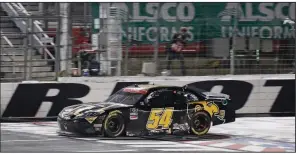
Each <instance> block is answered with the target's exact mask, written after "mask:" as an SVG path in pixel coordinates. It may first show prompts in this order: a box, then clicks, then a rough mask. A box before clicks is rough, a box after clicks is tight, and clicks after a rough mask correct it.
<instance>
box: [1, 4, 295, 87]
mask: <svg viewBox="0 0 298 154" xmlns="http://www.w3.org/2000/svg"><path fill="white" fill-rule="evenodd" d="M98 4H99V3H68V4H67V3H63V4H62V3H42V5H40V4H38V5H37V6H38V7H39V9H38V10H39V13H35V14H32V15H25V14H19V15H18V16H13V15H11V14H9V13H7V12H8V11H7V10H3V7H2V8H1V10H0V11H1V14H0V15H1V80H2V81H16V80H34V79H36V80H55V79H56V78H57V77H58V76H82V75H88V76H114V75H121V76H123V75H139V74H142V73H143V74H146V71H145V72H144V66H146V64H148V63H153V64H156V72H155V74H154V75H165V74H167V75H169V74H168V72H171V75H177V76H180V75H183V74H182V73H183V72H182V70H181V69H184V70H185V74H184V75H189V76H201V75H225V74H272V73H273V74H281V73H293V72H295V51H296V44H295V40H296V39H295V29H294V28H293V27H291V26H289V25H288V24H284V23H283V22H284V20H283V19H276V18H274V20H272V21H271V19H269V18H268V19H266V18H264V19H262V20H264V21H268V22H262V23H258V22H255V23H254V22H253V20H255V19H253V18H251V17H245V20H246V21H245V20H244V18H243V14H241V10H240V16H237V11H236V14H235V12H233V11H232V13H231V12H230V14H229V13H227V12H228V11H227V10H228V9H226V8H227V5H228V4H227V5H225V4H219V3H218V4H217V3H212V4H211V3H210V4H209V3H208V4H207V3H205V4H206V5H210V6H209V7H215V6H216V7H218V8H219V6H220V5H223V9H225V11H226V12H224V11H217V10H216V9H215V11H213V12H216V13H214V14H212V13H211V14H210V15H209V16H208V15H205V13H204V11H205V12H210V11H208V10H206V8H205V9H203V8H200V10H202V11H201V12H200V11H198V9H199V7H198V4H197V3H185V4H184V3H175V5H174V4H168V3H162V4H161V7H160V8H158V7H152V9H149V10H148V9H147V10H146V9H144V8H146V7H147V8H150V7H151V6H155V5H157V4H158V3H150V4H149V3H142V4H141V3H138V5H140V6H139V7H135V5H136V4H134V5H132V4H128V3H126V4H125V5H124V3H113V4H110V5H109V6H108V7H109V8H113V7H114V8H118V9H119V10H120V12H119V16H117V18H113V20H114V23H113V22H110V21H107V20H105V19H104V18H103V16H105V15H109V13H110V12H108V10H104V9H102V11H100V10H99V8H100V7H94V6H96V5H98ZM205 4H204V5H205ZM169 5H171V7H172V8H174V9H171V10H170V9H169V7H170V6H169ZM12 6H13V5H12ZM24 6H25V5H24ZM157 6H158V5H157ZM26 7H28V6H27V5H26ZM35 7H36V6H35ZM31 8H33V6H31ZM182 8H185V10H188V11H190V12H188V13H183V11H182V12H181V10H183V9H182ZM234 8H235V7H234ZM236 8H237V7H236ZM137 9H139V10H137ZM192 9H195V11H194V12H195V14H192V12H191V11H193V10H192ZM243 10H244V9H243V8H242V11H243ZM137 11H139V14H138V15H136V14H135V12H137ZM146 11H147V12H146ZM166 11H168V12H166ZM94 12H95V13H94ZM233 13H234V14H233ZM94 14H95V15H96V14H97V15H98V17H95V15H94ZM148 14H150V15H148ZM219 14H221V16H220V17H219V16H218V15H219ZM233 15H234V16H233ZM241 15H242V16H241ZM107 17H108V16H107ZM233 17H237V18H233ZM235 19H236V20H235ZM16 20H17V21H19V22H20V21H21V22H24V23H26V24H24V25H25V26H23V29H22V28H20V27H19V26H18V25H16V22H14V21H16ZM118 20H119V22H118ZM260 20H261V19H260ZM4 21H5V22H4ZM115 21H117V22H115ZM247 21H250V22H247ZM36 24H38V25H39V26H40V27H41V28H42V31H39V30H36ZM119 24H120V25H119ZM117 26H118V27H119V26H120V27H121V30H120V31H119V30H118V31H114V32H112V31H111V29H110V28H111V27H112V28H113V27H117ZM181 27H186V28H187V30H188V34H189V35H190V37H189V38H188V40H187V45H186V46H185V48H184V49H183V50H182V52H181V53H182V54H183V67H181V60H180V59H173V60H170V61H171V65H170V71H168V70H167V71H166V72H167V73H164V72H165V70H166V69H168V68H169V67H168V62H169V60H168V58H167V56H168V52H169V48H170V46H171V40H172V37H173V35H174V34H176V33H177V32H179V31H180V28H181ZM294 27H295V26H294ZM105 28H106V29H105ZM116 29H117V28H116ZM94 34H95V35H94ZM113 34H114V35H115V36H114V35H113ZM45 35H47V36H48V37H49V38H48V37H45ZM58 36H59V37H58ZM36 37H38V38H39V39H36ZM113 37H115V38H117V40H116V42H117V43H116V45H115V42H114V46H113V43H111V42H112V41H111V40H112V38H113ZM119 37H121V39H118V38H119ZM50 38H52V39H53V40H52V42H51V39H50ZM37 40H39V41H41V43H40V42H39V43H36V42H38V41H37ZM107 40H110V45H109V44H108V42H107ZM119 40H120V42H119ZM114 41H115V40H114ZM119 45H120V46H119ZM118 52H120V53H118ZM111 53H112V54H113V53H114V54H115V53H116V54H117V55H118V54H120V55H121V58H120V59H119V58H118V59H117V58H116V59H115V58H114V59H112V60H111V59H109V58H107V57H109V56H110V57H111V55H110V54H111ZM117 55H115V56H117ZM119 61H120V62H121V64H120V65H119V64H118V62H119ZM93 64H94V65H93ZM91 65H93V67H94V68H95V69H98V72H96V71H95V72H96V73H94V74H90V70H89V73H87V74H84V73H85V72H86V69H89V68H90V66H91ZM118 67H120V70H118V72H117V69H118ZM94 68H93V69H94ZM106 70H111V71H110V72H107V71H106ZM119 71H120V72H119Z"/></svg>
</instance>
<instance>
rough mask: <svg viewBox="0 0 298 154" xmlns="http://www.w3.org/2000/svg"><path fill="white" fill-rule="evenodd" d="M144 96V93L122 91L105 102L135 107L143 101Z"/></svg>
mask: <svg viewBox="0 0 298 154" xmlns="http://www.w3.org/2000/svg"><path fill="white" fill-rule="evenodd" d="M142 96H144V94H143V93H138V92H126V91H125V90H120V91H118V92H117V93H115V94H113V95H111V96H110V97H109V98H108V99H106V100H105V102H113V103H120V104H127V105H134V104H135V103H136V102H138V101H139V100H140V99H141V97H142Z"/></svg>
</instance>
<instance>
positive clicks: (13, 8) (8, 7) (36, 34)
mask: <svg viewBox="0 0 298 154" xmlns="http://www.w3.org/2000/svg"><path fill="white" fill-rule="evenodd" d="M1 6H2V8H3V10H4V11H6V12H7V14H8V15H9V16H11V17H22V16H25V17H26V16H27V17H30V14H29V13H28V12H27V11H26V9H25V8H24V7H23V6H22V4H21V3H1ZM12 20H13V21H14V23H15V24H16V25H17V27H18V28H20V30H21V31H22V32H23V33H27V30H28V28H29V27H28V25H27V23H26V22H25V21H24V20H23V19H22V18H12ZM32 24H33V29H32V33H33V40H32V42H30V43H31V44H32V45H34V46H41V47H42V48H40V49H39V53H40V54H47V55H49V56H50V58H51V59H55V57H54V56H53V55H52V54H51V53H50V51H49V50H48V49H47V48H46V47H45V45H44V44H43V43H42V41H41V39H42V38H45V39H48V38H50V37H49V36H48V35H47V34H46V33H44V31H43V29H42V28H41V27H40V26H39V24H40V22H38V21H37V20H33V22H32ZM30 28H31V27H30ZM50 44H51V45H52V46H54V45H55V44H54V42H50ZM42 49H44V51H45V52H42ZM45 57H47V56H45Z"/></svg>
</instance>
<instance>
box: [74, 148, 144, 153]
mask: <svg viewBox="0 0 298 154" xmlns="http://www.w3.org/2000/svg"><path fill="white" fill-rule="evenodd" d="M129 151H130V152H131V151H138V150H137V149H123V150H102V151H100V150H99V151H98V150H94V151H75V152H79V153H85V152H87V153H88V152H101V153H105V152H129Z"/></svg>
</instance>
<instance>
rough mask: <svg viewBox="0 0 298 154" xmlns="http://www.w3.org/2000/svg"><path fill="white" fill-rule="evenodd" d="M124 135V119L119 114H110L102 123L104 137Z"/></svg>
mask: <svg viewBox="0 0 298 154" xmlns="http://www.w3.org/2000/svg"><path fill="white" fill-rule="evenodd" d="M123 134H125V119H124V117H123V115H122V114H121V112H110V113H109V114H108V115H107V117H106V119H105V121H104V122H103V135H104V136H105V137H118V136H122V135H123Z"/></svg>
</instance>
